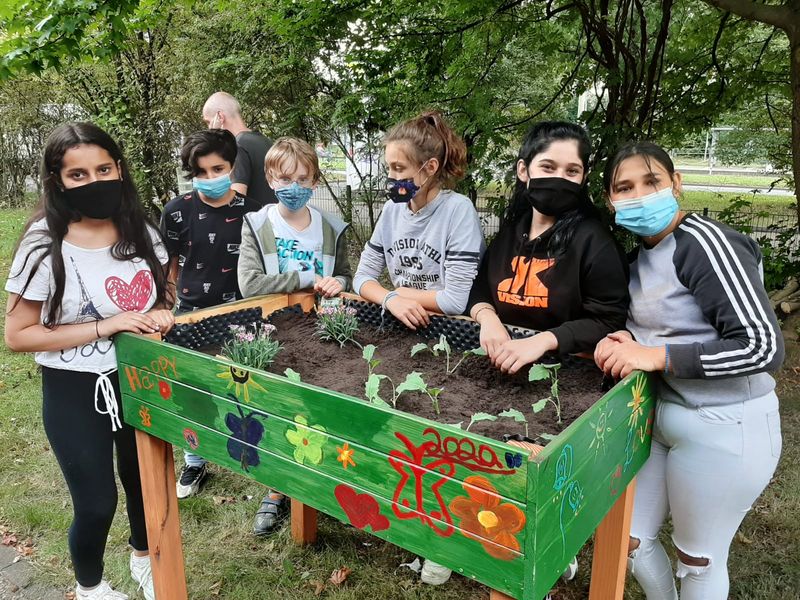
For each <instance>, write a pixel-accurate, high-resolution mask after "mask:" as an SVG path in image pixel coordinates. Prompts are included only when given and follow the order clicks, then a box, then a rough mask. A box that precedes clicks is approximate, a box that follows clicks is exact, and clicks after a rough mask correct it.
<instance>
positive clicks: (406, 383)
mask: <svg viewBox="0 0 800 600" xmlns="http://www.w3.org/2000/svg"><path fill="white" fill-rule="evenodd" d="M377 362H380V361H377ZM371 368H372V367H371ZM370 370H371V369H370ZM384 379H385V380H386V381H388V382H389V385H391V386H392V397H391V399H390V402H391V406H392V407H393V408H397V401H398V400H399V399H400V396H401V394H403V393H404V392H424V393H425V394H426V395H427V396H428V398H430V400H431V404H433V409H434V410H435V411H436V414H437V415H438V414H439V394H441V393H442V389H441V388H429V387H428V385H427V384H426V383H425V381H424V380H423V379H422V376H421V375H420V374H419V373H418V372H417V371H413V372H412V373H409V374H408V375H406V378H405V380H403V383H401V384H400V385H398V386H396V387H395V385H394V382H393V381H392V380H391V378H390V377H389V376H388V375H383V374H381V373H372V372H370V374H369V377H368V378H367V381H366V383H365V384H364V395H365V396H366V397H367V400H369V401H370V402H371V403H372V404H377V405H379V406H389V403H388V402H386V401H385V400H384V399H383V398H381V396H380V387H381V382H382V381H383V380H384Z"/></svg>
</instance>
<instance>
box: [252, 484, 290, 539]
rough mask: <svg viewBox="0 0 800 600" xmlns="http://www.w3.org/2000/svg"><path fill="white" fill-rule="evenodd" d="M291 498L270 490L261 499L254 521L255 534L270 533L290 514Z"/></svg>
mask: <svg viewBox="0 0 800 600" xmlns="http://www.w3.org/2000/svg"><path fill="white" fill-rule="evenodd" d="M289 512H290V509H289V499H288V498H287V497H286V496H284V495H283V494H281V493H279V492H275V491H272V490H270V492H269V493H268V494H267V495H266V496H265V497H264V499H263V500H262V501H261V505H260V506H259V507H258V510H257V511H256V518H255V520H254V521H253V534H254V535H269V534H271V533H273V532H274V531H276V530H277V529H278V528H279V527H280V526H281V523H283V521H284V520H285V519H286V517H288V516H289Z"/></svg>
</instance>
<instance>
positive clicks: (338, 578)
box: [328, 567, 353, 585]
mask: <svg viewBox="0 0 800 600" xmlns="http://www.w3.org/2000/svg"><path fill="white" fill-rule="evenodd" d="M352 572H353V570H352V569H348V568H347V567H342V568H341V569H336V570H335V571H334V572H333V573H331V576H330V577H329V578H328V581H330V582H331V583H332V584H333V585H341V584H342V583H344V581H345V579H347V576H348V575H350V573H352Z"/></svg>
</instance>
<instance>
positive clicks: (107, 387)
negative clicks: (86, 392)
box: [94, 369, 122, 431]
mask: <svg viewBox="0 0 800 600" xmlns="http://www.w3.org/2000/svg"><path fill="white" fill-rule="evenodd" d="M114 371H116V369H111V370H109V371H106V372H105V373H98V374H97V382H96V383H95V384H94V409H95V410H96V411H97V412H98V413H100V414H101V415H108V416H109V417H111V430H112V431H117V429H122V423H121V422H120V420H119V405H118V404H117V396H116V394H115V393H114V385H113V384H112V383H111V380H110V379H109V378H108V376H109V375H110V374H111V373H113V372H114ZM98 393H100V394H102V396H103V400H104V401H105V404H106V409H105V410H102V409H101V408H100V405H99V403H98V401H99V400H100V397H99V396H98Z"/></svg>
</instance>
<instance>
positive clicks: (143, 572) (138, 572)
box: [130, 552, 156, 600]
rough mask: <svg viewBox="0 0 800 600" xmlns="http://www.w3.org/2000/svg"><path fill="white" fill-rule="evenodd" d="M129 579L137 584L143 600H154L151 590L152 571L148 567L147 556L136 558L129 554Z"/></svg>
mask: <svg viewBox="0 0 800 600" xmlns="http://www.w3.org/2000/svg"><path fill="white" fill-rule="evenodd" d="M130 564H131V577H132V578H133V580H134V581H135V582H136V583H138V584H139V589H140V590H142V593H143V594H144V597H145V600H156V593H155V591H154V590H153V570H152V568H151V566H150V557H149V556H136V555H135V554H134V553H133V552H131V562H130Z"/></svg>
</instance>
